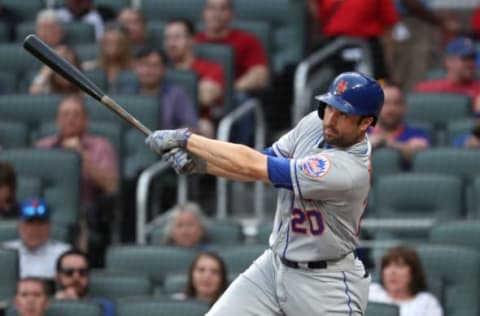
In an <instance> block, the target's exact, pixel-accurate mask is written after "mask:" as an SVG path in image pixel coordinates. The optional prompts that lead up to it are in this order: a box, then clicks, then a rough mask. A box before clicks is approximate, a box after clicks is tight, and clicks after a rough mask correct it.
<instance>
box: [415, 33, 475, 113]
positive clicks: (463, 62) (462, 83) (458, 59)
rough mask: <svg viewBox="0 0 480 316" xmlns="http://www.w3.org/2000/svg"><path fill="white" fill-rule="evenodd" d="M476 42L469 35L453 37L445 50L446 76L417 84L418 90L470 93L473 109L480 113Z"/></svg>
mask: <svg viewBox="0 0 480 316" xmlns="http://www.w3.org/2000/svg"><path fill="white" fill-rule="evenodd" d="M476 54H477V52H476V49H475V43H474V42H473V41H472V40H471V39H470V38H468V37H457V38H455V39H453V40H452V41H451V42H450V43H449V44H448V45H447V48H446V50H445V70H446V74H445V77H444V78H442V79H435V80H428V81H423V82H420V83H418V84H417V86H416V88H415V90H416V91H417V92H440V93H441V92H444V93H459V94H465V95H468V96H469V97H470V98H471V99H472V103H473V110H474V111H475V113H477V114H480V81H479V80H477V77H476V76H477V72H476V71H477V70H476V65H475V59H476Z"/></svg>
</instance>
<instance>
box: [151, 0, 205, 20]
mask: <svg viewBox="0 0 480 316" xmlns="http://www.w3.org/2000/svg"><path fill="white" fill-rule="evenodd" d="M204 3H205V0H142V6H141V10H142V12H143V14H144V15H145V18H146V19H147V20H164V21H168V20H169V19H171V18H172V17H177V18H184V19H188V20H190V21H192V22H196V21H198V20H199V19H201V17H202V12H203V7H204Z"/></svg>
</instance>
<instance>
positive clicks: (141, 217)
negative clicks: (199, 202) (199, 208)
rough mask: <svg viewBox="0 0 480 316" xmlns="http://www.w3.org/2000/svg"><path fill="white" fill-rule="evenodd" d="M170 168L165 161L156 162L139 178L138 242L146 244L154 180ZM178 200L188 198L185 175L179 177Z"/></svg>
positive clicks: (137, 203)
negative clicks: (150, 193)
mask: <svg viewBox="0 0 480 316" xmlns="http://www.w3.org/2000/svg"><path fill="white" fill-rule="evenodd" d="M167 170H170V166H169V165H168V163H166V162H164V161H159V162H156V163H155V164H153V165H151V166H150V167H148V168H147V169H145V170H144V171H143V172H142V173H141V174H140V176H139V178H138V183H137V190H136V209H137V232H136V234H137V238H136V240H137V244H141V245H143V244H145V241H146V233H147V231H146V227H147V222H148V219H147V215H148V193H149V188H150V185H151V184H152V181H153V180H154V179H155V177H157V176H158V175H160V174H162V173H164V172H166V171H167ZM177 180H178V181H177V202H178V203H185V202H186V201H187V199H188V183H187V177H186V176H185V175H179V176H178V177H177Z"/></svg>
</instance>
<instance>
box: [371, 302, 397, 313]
mask: <svg viewBox="0 0 480 316" xmlns="http://www.w3.org/2000/svg"><path fill="white" fill-rule="evenodd" d="M365 315H366V316H399V315H400V310H399V308H398V306H397V305H393V304H383V303H374V302H368V305H367V310H366V311H365Z"/></svg>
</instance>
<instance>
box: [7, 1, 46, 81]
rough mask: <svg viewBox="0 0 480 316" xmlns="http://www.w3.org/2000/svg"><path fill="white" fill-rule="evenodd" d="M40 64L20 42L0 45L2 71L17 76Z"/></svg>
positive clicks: (36, 67)
mask: <svg viewBox="0 0 480 316" xmlns="http://www.w3.org/2000/svg"><path fill="white" fill-rule="evenodd" d="M17 2H19V3H21V2H20V1H17ZM41 66H42V64H41V62H40V61H38V60H37V59H36V58H35V57H33V56H32V55H30V53H28V52H27V51H26V50H24V49H23V47H22V45H21V44H19V43H4V44H2V45H0V69H1V70H2V71H5V72H14V73H16V75H17V76H22V75H23V74H24V73H26V72H30V71H32V70H35V69H40V67H41Z"/></svg>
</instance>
